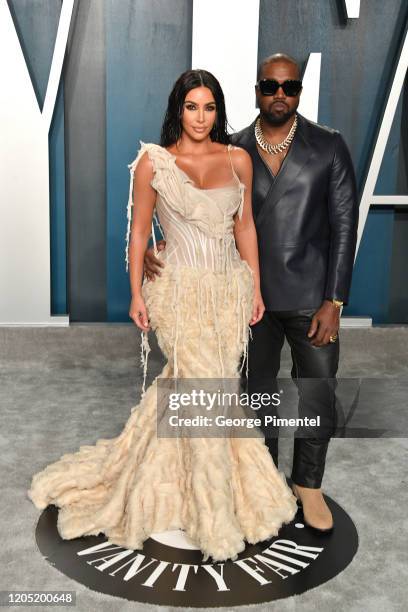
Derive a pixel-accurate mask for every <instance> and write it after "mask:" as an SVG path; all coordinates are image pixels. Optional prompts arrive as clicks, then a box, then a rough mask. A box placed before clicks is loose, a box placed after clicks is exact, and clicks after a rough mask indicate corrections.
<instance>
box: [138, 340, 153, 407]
mask: <svg viewBox="0 0 408 612" xmlns="http://www.w3.org/2000/svg"><path fill="white" fill-rule="evenodd" d="M140 340H141V342H140V362H141V364H142V368H143V385H142V397H143V396H144V394H145V392H146V377H147V361H148V356H149V353H150V350H151V349H150V345H149V338H148V336H147V331H141V337H140Z"/></svg>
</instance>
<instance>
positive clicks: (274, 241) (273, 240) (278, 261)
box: [231, 54, 358, 531]
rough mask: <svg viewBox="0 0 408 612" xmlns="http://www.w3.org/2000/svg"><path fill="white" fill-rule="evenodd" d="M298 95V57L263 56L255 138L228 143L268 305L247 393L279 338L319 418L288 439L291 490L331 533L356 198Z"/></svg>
mask: <svg viewBox="0 0 408 612" xmlns="http://www.w3.org/2000/svg"><path fill="white" fill-rule="evenodd" d="M274 81H275V83H274ZM285 82H287V84H286V85H285ZM282 85H283V87H282ZM300 94H301V82H300V70H299V66H298V65H297V63H296V62H295V60H293V58H291V57H290V56H287V55H285V54H275V55H273V56H270V57H269V58H266V60H264V61H263V62H262V63H261V64H260V66H259V69H258V75H257V85H256V97H257V103H258V107H259V111H260V114H259V123H260V125H259V127H258V129H257V132H258V139H257V138H256V135H255V128H256V125H257V120H255V121H254V122H253V123H252V124H251V125H250V126H248V127H247V128H245V129H243V130H242V131H241V132H239V133H237V134H234V135H233V136H232V139H231V140H232V142H233V143H234V144H235V145H238V146H240V147H242V148H244V149H246V151H247V152H248V153H249V154H250V155H251V158H252V162H253V169H254V177H253V193H252V206H253V214H254V220H255V224H256V228H257V236H258V246H259V261H260V278H261V292H262V297H263V300H264V302H265V308H266V310H265V313H264V316H263V318H262V319H261V321H259V322H258V323H257V324H256V325H254V326H253V327H252V335H253V340H252V342H250V345H249V352H248V387H249V391H250V392H251V393H260V392H268V393H271V392H272V391H273V388H272V387H273V385H272V381H273V380H276V376H277V375H278V371H279V367H280V354H281V349H282V346H283V343H284V338H285V337H286V339H287V341H288V343H289V345H290V348H291V353H292V362H293V368H292V377H293V378H294V379H295V381H296V382H297V386H298V389H299V396H300V402H299V416H309V417H312V416H316V415H317V414H319V415H320V416H321V417H322V420H323V422H324V423H325V426H324V427H323V428H322V430H321V431H319V433H318V434H317V433H316V431H314V432H313V430H307V429H303V430H300V431H299V432H298V435H297V436H296V437H295V442H294V457H293V469H292V475H291V478H292V481H293V483H294V492H295V494H296V495H297V497H298V498H300V500H301V501H302V502H303V511H304V517H305V522H306V523H307V524H308V525H309V526H311V527H314V528H315V529H317V530H319V531H326V530H328V531H330V530H331V528H332V525H333V520H332V516H331V513H330V510H329V508H328V507H327V505H326V502H325V500H324V498H323V495H322V493H321V489H320V487H321V482H322V478H323V472H324V466H325V459H326V453H327V448H328V443H329V439H330V435H331V434H332V430H333V428H334V426H335V395H334V387H335V382H334V379H335V376H336V373H337V368H338V360H339V339H338V330H339V320H340V312H341V308H342V305H343V304H346V303H347V300H348V296H349V289H350V283H351V275H352V269H353V261H354V254H355V247H356V239H357V225H358V201H357V193H356V191H357V190H356V181H355V175H354V170H353V165H352V161H351V158H350V154H349V151H348V148H347V145H346V144H345V142H344V139H343V137H342V136H341V134H340V133H339V132H338V131H337V130H334V129H331V128H329V127H326V126H323V125H319V124H317V123H314V122H312V121H309V120H308V119H306V118H305V117H303V116H302V115H300V114H299V113H297V112H296V109H297V107H298V104H299V98H300ZM257 119H258V118H257ZM295 119H296V123H297V125H295V126H294V121H295ZM291 128H292V132H291ZM293 130H294V135H293ZM291 138H292V139H291ZM285 139H289V141H290V142H289V143H288V142H287V140H286V141H285ZM268 145H269V146H268ZM270 145H272V146H270ZM273 145H280V146H278V147H276V146H275V147H274V146H273ZM265 149H267V150H265ZM268 149H269V151H268ZM310 379H315V380H314V381H312V380H310ZM316 379H319V381H316ZM280 416H284V415H280ZM265 441H266V444H267V446H268V448H269V450H270V452H271V454H272V457H273V458H274V461H275V463H276V464H277V456H278V453H277V451H278V440H277V438H276V437H273V436H272V437H269V436H266V440H265Z"/></svg>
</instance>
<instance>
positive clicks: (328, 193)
mask: <svg viewBox="0 0 408 612" xmlns="http://www.w3.org/2000/svg"><path fill="white" fill-rule="evenodd" d="M254 124H255V122H254V123H253V124H251V125H250V126H248V127H247V128H245V129H243V130H242V131H241V132H238V133H237V134H234V135H233V136H232V137H231V141H232V143H233V144H235V145H237V146H240V147H242V148H243V149H245V150H246V151H248V153H249V154H250V155H251V158H252V162H253V168H254V178H253V189H252V208H253V214H254V220H255V224H256V229H257V235H258V246H259V261H260V273H261V290H262V296H263V299H264V302H265V307H266V309H267V310H298V309H307V308H318V307H319V306H320V305H321V303H322V301H323V300H324V299H333V298H335V299H338V300H342V301H343V302H344V303H347V300H348V296H349V290H350V284H351V275H352V269H353V262H354V253H355V248H356V239H357V225H358V200H357V189H356V179H355V174H354V169H353V164H352V161H351V157H350V153H349V150H348V148H347V145H346V143H345V141H344V139H343V137H342V136H341V134H340V132H339V131H338V130H334V129H332V128H329V127H327V126H323V125H318V124H317V123H314V122H312V121H309V120H308V119H306V117H303V116H302V115H300V114H299V113H298V126H297V129H296V133H295V137H294V139H293V141H292V144H291V145H290V149H289V151H288V153H287V155H286V157H285V159H284V160H283V163H282V166H281V168H280V170H279V172H278V174H277V176H276V177H275V178H274V177H273V175H272V173H271V171H270V169H269V167H268V166H267V165H266V163H265V162H264V160H263V159H262V157H261V156H260V154H259V153H258V150H257V147H256V140H255V135H254Z"/></svg>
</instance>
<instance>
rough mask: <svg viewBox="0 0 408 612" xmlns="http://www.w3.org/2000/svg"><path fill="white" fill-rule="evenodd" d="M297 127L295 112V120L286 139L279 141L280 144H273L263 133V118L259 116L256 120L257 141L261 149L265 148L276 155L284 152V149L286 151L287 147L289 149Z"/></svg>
mask: <svg viewBox="0 0 408 612" xmlns="http://www.w3.org/2000/svg"><path fill="white" fill-rule="evenodd" d="M296 128H297V115H296V114H295V120H294V122H293V124H292V127H291V128H290V131H289V134H288V135H287V136H286V138H285V140H282V142H279V143H278V144H272V143H270V142H268V141H267V140H266V138H265V136H264V135H263V131H262V127H261V118H260V117H258V119H257V120H256V122H255V138H256V142H257V143H258V144H259V146H260V147H261V149H263V150H264V151H266V152H267V153H270V154H271V155H276V153H282V151H285V149H287V148H288V146H289V145H290V143H291V142H292V140H293V138H294V136H295V132H296Z"/></svg>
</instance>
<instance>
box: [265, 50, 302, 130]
mask: <svg viewBox="0 0 408 612" xmlns="http://www.w3.org/2000/svg"><path fill="white" fill-rule="evenodd" d="M260 79H274V80H275V81H278V83H283V82H284V81H287V80H299V79H300V76H299V73H298V70H297V68H296V66H295V65H294V64H292V63H290V62H285V61H279V62H271V63H270V64H267V65H266V66H265V67H264V69H263V71H262V74H261V76H260ZM255 91H256V99H257V101H258V106H259V110H260V113H261V116H262V118H263V119H264V120H265V121H266V122H267V123H269V124H270V125H275V126H277V125H282V124H284V123H286V121H288V119H290V117H292V116H293V115H294V114H295V111H296V109H297V107H298V106H299V99H300V95H301V92H300V93H299V94H298V95H297V96H294V97H291V96H286V95H285V93H284V91H283V89H282V88H281V87H279V89H278V91H277V92H276V93H275V94H274V95H273V96H263V95H262V93H261V91H260V90H259V89H258V88H256V89H255Z"/></svg>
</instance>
